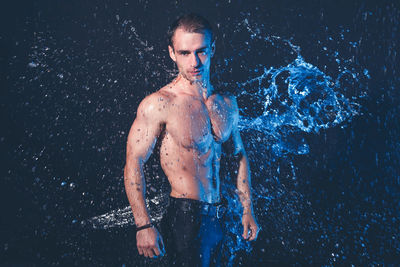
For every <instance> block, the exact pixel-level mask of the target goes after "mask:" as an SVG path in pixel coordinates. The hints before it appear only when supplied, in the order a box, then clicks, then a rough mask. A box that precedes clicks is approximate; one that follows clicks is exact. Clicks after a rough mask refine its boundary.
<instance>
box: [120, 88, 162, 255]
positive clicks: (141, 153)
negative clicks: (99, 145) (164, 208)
mask: <svg viewBox="0 0 400 267" xmlns="http://www.w3.org/2000/svg"><path fill="white" fill-rule="evenodd" d="M161 99H162V98H160V96H158V95H157V94H152V95H150V96H148V97H146V98H145V99H144V100H143V101H142V102H141V103H140V105H139V108H138V110H137V115H136V119H135V121H134V122H133V124H132V127H131V129H130V131H129V135H128V141H127V148H126V164H125V168H124V183H125V191H126V194H127V197H128V200H129V203H130V205H131V208H132V212H133V216H134V218H135V223H136V227H141V226H143V225H146V224H149V223H151V220H150V217H149V213H148V211H147V208H146V202H145V188H146V186H145V178H144V174H143V165H144V163H145V162H146V161H147V160H148V158H149V156H150V155H151V153H152V151H153V148H154V145H155V143H156V141H157V138H158V136H159V135H160V133H161V130H162V126H163V124H164V121H165V120H164V116H165V112H162V111H163V109H164V108H165V106H164V107H163V104H165V103H160V101H161ZM136 239H137V247H138V251H139V254H141V255H142V254H143V255H145V256H146V257H154V255H157V256H158V255H159V254H162V253H163V244H162V238H161V236H160V234H159V233H158V231H157V229H155V228H147V229H144V230H141V231H138V232H137V234H136Z"/></svg>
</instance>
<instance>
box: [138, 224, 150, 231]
mask: <svg viewBox="0 0 400 267" xmlns="http://www.w3.org/2000/svg"><path fill="white" fill-rule="evenodd" d="M150 227H153V223H149V224H145V225H143V226H140V227H136V232H139V231H140V230H143V229H147V228H150Z"/></svg>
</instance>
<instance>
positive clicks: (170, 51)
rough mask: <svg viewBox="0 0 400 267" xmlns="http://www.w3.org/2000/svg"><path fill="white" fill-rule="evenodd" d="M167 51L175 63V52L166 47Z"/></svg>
mask: <svg viewBox="0 0 400 267" xmlns="http://www.w3.org/2000/svg"><path fill="white" fill-rule="evenodd" d="M168 51H169V57H170V58H171V59H172V60H173V61H174V62H176V56H175V51H174V49H173V48H172V47H171V46H170V45H169V46H168Z"/></svg>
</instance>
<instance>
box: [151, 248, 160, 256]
mask: <svg viewBox="0 0 400 267" xmlns="http://www.w3.org/2000/svg"><path fill="white" fill-rule="evenodd" d="M152 252H153V253H154V254H155V256H156V257H158V256H160V254H161V253H160V248H159V247H158V245H156V246H155V247H154V248H153V249H152Z"/></svg>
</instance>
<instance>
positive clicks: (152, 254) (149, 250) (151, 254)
mask: <svg viewBox="0 0 400 267" xmlns="http://www.w3.org/2000/svg"><path fill="white" fill-rule="evenodd" d="M147 257H149V258H153V257H154V253H153V249H151V248H148V249H147Z"/></svg>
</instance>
